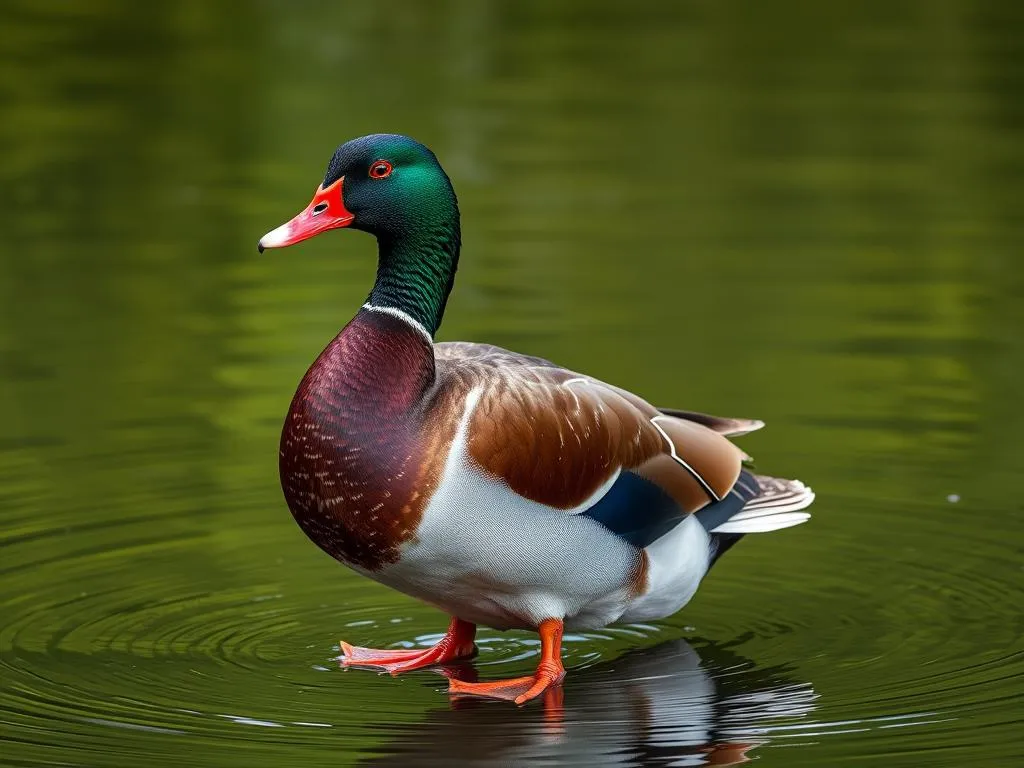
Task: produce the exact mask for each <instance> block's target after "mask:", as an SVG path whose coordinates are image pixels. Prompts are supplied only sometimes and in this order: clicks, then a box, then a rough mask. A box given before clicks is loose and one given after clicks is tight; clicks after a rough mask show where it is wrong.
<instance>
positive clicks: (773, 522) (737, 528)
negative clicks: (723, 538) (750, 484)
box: [711, 475, 814, 534]
mask: <svg viewBox="0 0 1024 768" xmlns="http://www.w3.org/2000/svg"><path fill="white" fill-rule="evenodd" d="M752 477H753V479H754V480H756V481H757V485H758V486H759V487H760V492H759V493H758V494H757V496H756V497H754V498H753V499H751V500H750V501H748V502H747V503H746V504H745V505H744V506H743V508H742V509H741V510H739V511H738V512H737V513H736V514H734V515H732V516H731V517H729V519H728V520H725V521H724V522H722V523H720V524H719V525H717V526H715V527H714V528H712V529H711V533H725V534H743V533H767V532H768V531H778V530H781V529H783V528H790V527H792V526H794V525H799V524H800V523H803V522H806V521H807V520H809V519H810V517H811V514H810V513H809V512H804V511H803V510H804V509H806V508H807V507H809V506H810V505H811V503H812V502H813V501H814V491H812V490H811V489H810V488H808V487H807V486H806V485H804V484H803V483H802V482H800V481H799V480H784V479H781V478H777V477H767V476H765V475H752Z"/></svg>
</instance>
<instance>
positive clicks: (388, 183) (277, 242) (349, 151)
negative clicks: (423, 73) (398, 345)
mask: <svg viewBox="0 0 1024 768" xmlns="http://www.w3.org/2000/svg"><path fill="white" fill-rule="evenodd" d="M340 227H345V228H349V229H360V230H363V231H364V232H369V233H370V234H372V235H374V236H375V237H376V238H377V241H378V243H379V254H380V255H379V263H378V268H377V281H376V283H375V284H374V287H373V291H372V292H371V293H370V297H369V299H368V303H369V304H372V305H374V306H377V307H387V308H391V309H396V310H400V311H402V312H405V313H406V314H408V315H409V316H410V317H412V318H413V319H414V320H415V321H416V322H418V323H420V324H421V325H423V326H424V327H425V328H426V329H427V331H429V332H430V333H431V334H433V333H434V332H435V331H436V330H437V327H438V326H439V325H440V324H441V316H442V315H443V314H444V305H445V302H446V301H447V299H448V294H449V292H450V291H451V288H452V283H453V281H454V279H455V270H456V269H457V267H458V262H459V246H460V230H459V207H458V202H457V201H456V199H455V191H454V190H453V189H452V185H451V182H450V181H449V179H448V176H447V174H445V172H444V170H443V169H442V168H441V165H440V164H439V163H438V162H437V158H436V157H435V156H434V153H433V152H431V151H430V150H429V149H427V148H426V147H425V146H423V145H422V144H420V143H419V142H417V141H414V140H412V139H410V138H409V137H407V136H399V135H397V134H375V135H373V136H363V137H362V138H359V139H353V140H352V141H349V142H347V143H345V144H342V145H341V146H340V147H338V149H337V150H336V151H335V153H334V156H333V157H332V158H331V161H330V163H329V164H328V166H327V174H326V176H325V177H324V180H323V183H322V184H321V185H320V186H319V187H318V189H317V191H316V194H315V195H314V197H313V200H312V202H310V204H309V205H308V206H307V207H306V209H305V210H304V211H302V212H301V213H300V214H299V215H298V216H296V217H295V218H293V219H292V220H291V221H289V222H287V223H286V224H283V225H281V226H280V227H278V228H277V229H275V230H273V231H271V232H268V233H267V234H266V235H264V236H263V238H262V239H261V240H260V243H259V248H260V251H263V249H265V248H281V247H284V246H286V245H293V244H295V243H298V242H301V241H303V240H306V239H308V238H310V237H313V236H314V235H317V234H320V233H321V232H326V231H327V230H329V229H337V228H340Z"/></svg>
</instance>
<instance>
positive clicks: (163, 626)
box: [0, 0, 1024, 767]
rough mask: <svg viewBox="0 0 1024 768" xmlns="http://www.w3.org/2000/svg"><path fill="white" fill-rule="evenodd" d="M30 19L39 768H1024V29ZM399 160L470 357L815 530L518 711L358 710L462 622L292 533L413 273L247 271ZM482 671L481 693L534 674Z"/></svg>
mask: <svg viewBox="0 0 1024 768" xmlns="http://www.w3.org/2000/svg"><path fill="white" fill-rule="evenodd" d="M0 14H2V16H3V27H4V30H5V33H4V35H3V36H2V38H0V62H2V67H0V93H2V95H3V98H0V136H2V137H3V146H4V152H3V163H2V164H0V174H2V181H3V183H2V184H0V222H2V230H3V233H4V234H3V247H2V250H0V573H2V574H3V576H2V579H0V728H2V740H3V745H2V748H0V749H2V752H3V758H2V762H3V763H4V764H5V765H12V766H14V765H17V766H29V765H43V764H64V765H89V766H120V765H135V764H146V765H178V764H182V763H186V764H189V765H195V766H228V765H245V766H249V767H253V766H264V765H266V766H283V765H303V766H309V765H321V764H330V765H332V766H337V765H362V764H372V765H387V764H394V765H451V764H453V763H456V762H464V763H466V764H478V765H490V764H509V765H512V764H520V763H524V764H525V763H528V762H530V763H546V764H560V765H587V766H592V765H604V764H609V765H622V766H628V765H677V766H685V765H731V764H737V763H739V762H742V761H744V760H745V759H758V760H760V761H761V764H763V765H765V766H776V765H778V766H783V765H785V766H797V765H808V766H821V765H835V764H839V763H840V762H842V763H844V764H865V765H867V764H884V765H887V766H890V767H892V766H920V765H923V764H927V765H930V766H943V765H949V766H960V765H971V766H982V765H993V766H1003V765H1011V764H1014V763H1015V761H1021V760H1024V736H1022V734H1024V723H1022V721H1024V706H1022V701H1024V696H1022V693H1024V688H1022V675H1024V639H1022V638H1024V621H1022V612H1021V605H1022V594H1021V593H1022V587H1024V558H1022V548H1024V502H1022V498H1024V452H1022V450H1021V446H1020V443H1021V438H1020V435H1021V433H1022V432H1024V409H1022V408H1021V404H1022V401H1021V395H1020V392H1021V384H1020V381H1021V376H1022V375H1024V338H1022V334H1021V329H1022V328H1024V218H1022V216H1021V208H1020V200H1022V199H1024V142H1022V141H1021V126H1022V124H1024V107H1022V103H1024V102H1022V101H1021V99H1020V94H1021V93H1022V92H1024V65H1022V61H1024V59H1022V57H1021V54H1022V53H1024V50H1022V48H1024V43H1022V41H1024V5H1021V4H1020V3H1013V2H1005V3H1000V2H989V3H980V4H979V3H976V2H973V1H971V0H936V1H935V2H931V1H929V0H919V1H917V2H908V1H907V0H893V2H889V3H886V4H885V5H884V6H877V7H875V6H874V5H866V4H859V3H840V4H832V3H826V4H818V5H806V4H799V3H789V2H784V3H773V4H770V5H756V6H750V7H747V8H745V9H744V10H740V9H738V8H735V7H732V6H727V5H722V4H720V3H714V2H697V3H686V4H681V3H680V4H664V3H660V2H647V1H645V2H639V3H629V4H626V5H623V4H621V3H610V2H596V3H595V2H591V3H586V4H583V3H580V4H576V3H567V4H554V3H542V2H524V3H499V2H471V1H470V0H461V1H460V0H452V1H451V2H441V3H430V4H427V3H422V4H421V3H411V2H410V3H397V2H384V3H366V4H358V5H357V4H350V3H329V4H315V5H314V4H302V5H293V4H289V3H284V2H275V1H273V0H264V2H259V3H253V4H251V5H249V6H246V9H245V10H244V11H240V10H238V9H237V8H236V7H235V6H233V5H231V4H224V3H206V2H199V0H183V2H178V3H173V4H172V3H166V4H155V5H154V4H149V5H147V4H140V3H128V2H122V1H120V0H116V1H115V0H108V1H107V2H97V3H89V4H70V3H67V4H48V5H46V6H43V5H40V4H37V3H30V2H28V1H27V0H15V1H14V2H10V3H7V4H5V7H4V10H3V11H2V12H0ZM379 131H395V132H401V133H407V134H410V135H413V136H415V137H417V138H419V139H420V140H422V141H424V142H425V143H427V144H428V145H429V146H431V147H432V148H433V149H434V150H435V151H436V152H437V154H438V156H439V157H440V159H441V161H442V163H443V164H444V165H445V167H446V169H447V170H448V172H449V174H450V175H451V177H452V179H453V181H454V183H455V187H456V190H457V192H458V194H459V197H460V203H461V207H462V215H463V240H464V250H463V257H462V264H461V268H460V271H459V278H458V281H457V283H456V287H455V292H454V294H453V296H452V299H451V301H450V302H449V305H448V314H447V316H446V320H445V324H444V325H443V327H442V329H441V331H440V334H439V338H441V339H467V340H474V341H487V342H491V343H495V344H499V345H502V346H506V347H510V348H513V349H515V350H517V351H520V352H525V353H530V354H535V355H540V356H543V357H546V358H549V359H552V360H555V361H557V362H559V363H561V364H563V365H566V366H568V367H571V368H573V369H575V370H581V371H585V372H586V373H588V374H591V375H594V376H597V377H599V378H602V379H604V380H606V381H610V382H613V383H615V384H618V385H620V386H623V387H626V388H628V389H631V390H633V391H635V392H637V393H639V394H641V395H642V396H644V397H645V398H647V399H649V400H651V401H652V402H656V403H658V404H660V405H665V406H675V407H680V408H692V409H698V410H704V411H708V412H711V413H720V414H722V415H727V416H729V415H735V416H751V417H758V418H761V419H764V420H765V421H766V422H767V425H768V426H767V428H766V429H765V430H762V431H761V432H758V433H756V434H753V435H750V436H749V437H745V438H742V439H741V445H742V447H743V448H744V449H745V450H747V451H748V452H749V453H751V454H752V455H754V457H755V458H756V459H757V462H758V467H759V469H761V470H763V471H765V472H769V473H778V474H780V475H782V476H791V477H799V478H801V479H802V480H805V481H806V482H808V483H809V484H811V485H813V487H814V488H815V490H816V491H817V493H818V499H817V501H816V503H815V506H814V507H813V510H812V511H813V512H814V517H813V518H812V520H811V521H810V522H809V523H808V524H806V525H803V526H800V527H798V528H794V529H792V530H786V531H782V532H779V533H772V534H770V535H769V534H765V535H758V536H750V537H747V539H745V540H744V541H743V542H742V543H741V544H740V545H739V546H737V547H736V548H735V549H734V550H732V551H730V552H729V553H728V555H727V556H725V557H724V558H723V559H722V560H721V562H720V563H719V564H718V565H716V567H715V569H714V570H713V571H712V573H711V574H710V575H709V576H708V578H707V580H706V581H705V583H704V585H703V586H702V588H701V590H700V592H699V593H698V595H697V597H696V598H695V599H694V601H693V602H692V603H691V604H690V605H689V606H687V607H686V608H684V609H683V611H681V612H680V613H679V614H677V615H676V616H674V617H672V618H670V619H667V620H665V621H662V622H658V623H657V624H652V625H643V626H621V627H611V628H609V629H607V630H604V631H600V632H588V633H581V634H570V635H569V636H567V638H566V651H565V658H566V665H567V667H568V669H569V675H568V678H567V679H566V683H565V686H564V688H563V689H562V691H561V693H560V695H558V696H554V697H549V698H548V700H546V701H535V702H533V703H531V704H528V705H526V706H524V707H521V708H516V707H514V706H511V705H509V704H505V703H500V702H480V701H470V702H456V703H453V702H451V701H450V700H449V697H448V696H447V695H446V694H445V693H444V688H445V680H444V678H443V677H441V676H439V675H438V674H435V673H434V672H430V671H425V672H417V673H413V674H410V675H408V676H403V677H400V678H390V677H387V676H378V675H375V674H373V673H372V672H368V671H360V670H341V669H340V668H339V666H338V663H337V657H338V654H339V647H338V640H339V639H340V638H344V639H346V640H349V641H351V642H353V643H358V644H361V645H380V646H395V647H400V646H403V645H404V646H410V645H413V644H417V643H419V644H425V643H429V642H430V641H432V640H434V639H436V638H437V636H438V635H439V633H441V632H442V631H443V629H444V627H445V625H446V617H444V616H443V615H442V614H440V613H439V612H437V611H435V610H434V609H432V608H428V607H426V606H424V605H421V604H419V603H417V602H415V601H413V600H412V599H409V598H407V597H405V596H403V595H401V594H398V593H396V592H392V591H389V590H388V589H386V588H384V587H382V586H379V585H377V584H375V583H372V582H370V581H368V580H366V579H364V578H361V577H359V576H357V575H356V574H355V573H353V572H351V571H349V570H347V569H346V568H344V567H343V566H341V565H339V564H338V563H336V562H335V561H333V560H331V559H330V558H329V557H327V556H326V555H324V554H323V553H321V552H320V551H319V550H318V549H317V548H316V547H315V546H314V545H313V544H312V543H310V542H309V541H308V540H307V539H306V538H305V536H304V535H303V534H302V532H301V531H300V530H299V528H298V527H297V526H296V525H295V524H294V522H293V521H292V519H291V516H290V515H289V513H288V511H287V508H286V507H285V504H284V501H283V499H282V495H281V491H280V486H279V482H278V475H277V451H278V438H279V435H280V428H281V423H282V420H283V418H284V414H285V412H286V411H287V408H288V404H289V401H290V398H291V396H292V393H293V392H294V389H295V386H296V384H297V383H298V381H299V379H300V378H301V376H302V374H303V373H304V371H305V370H306V367H307V366H308V365H309V364H310V363H311V361H312V360H313V359H314V357H315V356H316V355H317V354H318V353H319V351H320V350H321V349H322V348H323V346H324V345H325V344H326V343H327V342H328V341H329V340H330V339H331V338H332V337H333V336H334V334H335V333H336V332H337V331H338V329H339V328H340V327H341V326H342V325H343V324H344V323H345V322H346V321H347V320H348V319H349V317H351V315H352V314H353V313H354V311H355V310H356V308H357V307H358V306H359V304H360V303H361V302H362V300H363V299H364V297H365V296H366V293H367V292H368V290H369V287H370V284H371V282H372V279H373V274H374V267H375V264H374V255H375V254H374V245H373V242H372V239H371V238H369V237H367V236H365V235H357V234H351V233H332V234H330V235H327V236H324V237H321V238H317V239H316V240H313V241H310V242H309V243H307V244H304V245H302V246H299V247H296V248H292V249H289V250H286V251H268V252H267V253H265V254H263V255H260V254H258V253H257V252H256V247H255V246H256V241H257V239H258V238H259V237H260V236H261V235H262V234H263V233H264V232H266V231H267V230H269V229H271V228H272V227H274V226H276V225H277V224H279V223H281V222H282V221H284V220H285V219H286V218H288V217H290V216H291V215H292V214H294V213H295V212H296V211H298V210H299V209H300V208H301V207H302V206H304V205H305V204H306V203H307V202H308V200H309V197H310V195H311V193H312V191H313V190H314V188H315V187H316V185H317V184H318V183H319V182H320V180H321V179H322V178H323V169H324V166H325V164H326V162H327V160H328V158H329V157H330V154H331V152H332V151H333V149H334V148H335V147H336V146H337V145H338V144H339V143H341V142H342V141H344V140H347V139H349V138H352V137H354V136H359V135H362V134H366V133H372V132H379ZM1015 201H1016V202H1015ZM480 645H481V652H480V655H479V657H478V659H477V660H476V661H475V662H474V663H473V664H472V665H471V666H470V668H469V669H467V670H463V672H464V673H465V674H474V672H475V673H478V674H479V676H480V678H481V679H493V678H497V677H503V676H514V675H522V674H527V673H528V672H530V671H531V670H532V668H533V666H534V664H535V663H536V656H537V652H538V646H537V641H536V635H531V634H529V633H521V632H509V633H502V632H497V631H492V630H486V629H482V630H481V643H480Z"/></svg>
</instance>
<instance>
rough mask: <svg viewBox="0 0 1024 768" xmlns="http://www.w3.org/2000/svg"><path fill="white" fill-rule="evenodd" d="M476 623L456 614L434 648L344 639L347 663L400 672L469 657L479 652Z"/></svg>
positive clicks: (345, 663)
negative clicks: (397, 647)
mask: <svg viewBox="0 0 1024 768" xmlns="http://www.w3.org/2000/svg"><path fill="white" fill-rule="evenodd" d="M475 636H476V625H475V624H470V623H469V622H468V621H463V620H462V619H458V618H455V617H453V618H452V622H451V624H449V625H448V631H447V632H446V633H445V635H444V637H442V638H441V639H440V640H438V641H437V642H436V643H435V644H434V645H432V646H431V647H430V648H422V649H415V650H382V649H379V648H360V647H358V646H355V645H349V644H348V643H346V642H345V641H344V640H342V641H341V652H342V653H343V654H344V656H343V657H342V658H341V665H342V666H343V667H373V668H376V669H381V670H384V671H385V672H390V673H391V674H392V675H398V674H401V673H402V672H411V671H412V670H414V669H422V668H423V667H430V666H433V665H434V664H446V663H448V662H450V661H455V660H456V659H465V658H468V657H470V656H472V655H473V654H474V653H475V652H476V646H475V645H474V644H473V638H474V637H475Z"/></svg>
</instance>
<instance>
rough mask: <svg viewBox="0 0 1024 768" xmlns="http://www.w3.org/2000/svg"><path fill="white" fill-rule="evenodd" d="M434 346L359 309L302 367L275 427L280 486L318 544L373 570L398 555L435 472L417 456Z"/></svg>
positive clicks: (397, 323)
mask: <svg viewBox="0 0 1024 768" xmlns="http://www.w3.org/2000/svg"><path fill="white" fill-rule="evenodd" d="M433 378H434V359H433V351H432V348H431V346H430V345H429V344H428V342H427V340H426V339H425V338H423V336H422V335H420V334H419V333H417V332H416V331H415V330H414V329H413V328H411V327H410V326H409V325H407V324H406V323H404V322H403V321H402V320H400V319H397V318H394V317H391V316H388V315H386V314H382V313H379V312H367V311H363V312H360V313H359V314H358V315H357V316H356V317H355V319H353V321H352V322H351V323H349V325H348V326H346V327H345V329H344V330H343V331H342V332H341V333H340V334H339V335H338V336H337V338H335V339H334V341H332V342H331V344H330V345H329V346H328V347H327V349H325V350H324V351H323V353H322V354H321V355H320V357H319V358H318V359H317V361H316V362H315V363H314V364H313V366H312V367H311V368H310V369H309V371H308V372H307V374H306V376H305V377H304V378H303V380H302V383H301V384H300V385H299V388H298V391H297V392H296V393H295V397H294V399H293V400H292V405H291V409H290V410H289V412H288V417H287V419H286V421H285V424H284V429H283V431H282V434H281V451H280V471H281V487H282V489H283V490H284V495H285V499H286V500H287V502H288V508H289V509H290V510H291V512H292V515H293V516H294V517H295V520H296V522H298V524H299V526H300V527H301V528H302V530H303V531H305V533H306V535H307V536H309V538H310V539H312V540H313V541H314V542H315V543H316V544H317V545H318V546H319V547H320V548H321V549H323V550H324V551H325V552H327V553H328V554H330V555H331V556H332V557H335V558H337V559H338V560H341V561H343V562H345V563H348V564H350V565H353V566H357V567H360V568H363V569H366V570H371V571H372V570H377V569H379V568H381V567H383V566H384V565H386V564H388V563H391V562H394V561H395V560H397V559H398V557H399V551H400V550H399V548H400V546H401V544H402V543H403V542H404V541H407V540H408V539H410V538H411V537H412V536H413V535H414V534H415V531H416V528H417V526H418V524H419V521H420V518H421V516H422V511H423V507H424V506H425V502H426V501H427V500H428V499H429V498H430V495H431V494H432V493H433V490H434V487H436V482H437V479H438V478H439V476H440V467H439V466H438V464H439V462H438V461H434V460H430V461H424V457H425V456H434V455H436V452H434V451H429V450H428V445H427V443H428V442H431V439H428V438H427V437H426V436H425V435H424V434H423V431H422V429H421V427H422V422H423V408H422V407H421V399H422V397H423V396H424V393H425V392H427V391H428V390H429V388H430V386H431V384H432V383H433Z"/></svg>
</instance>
